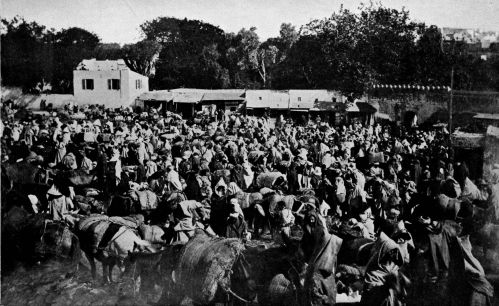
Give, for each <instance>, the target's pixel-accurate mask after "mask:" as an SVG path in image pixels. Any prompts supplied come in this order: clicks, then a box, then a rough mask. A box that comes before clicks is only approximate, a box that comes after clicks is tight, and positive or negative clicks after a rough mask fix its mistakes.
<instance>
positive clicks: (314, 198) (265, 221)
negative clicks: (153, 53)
mask: <svg viewBox="0 0 499 306" xmlns="http://www.w3.org/2000/svg"><path fill="white" fill-rule="evenodd" d="M75 110H76V112H74V113H73V112H72V111H71V112H70V113H65V114H66V115H65V116H60V115H59V116H51V117H48V118H38V119H35V118H32V117H26V118H22V119H17V118H14V117H13V116H12V114H11V113H10V112H9V111H6V112H3V120H2V121H3V126H2V163H5V164H7V163H8V164H14V163H29V164H31V165H34V166H36V167H39V168H41V169H46V170H47V171H46V173H48V174H47V176H46V177H45V182H48V183H49V184H50V189H49V190H48V192H47V193H46V197H47V200H48V207H40V205H39V202H40V200H39V199H38V200H37V199H36V198H34V197H32V198H33V206H34V207H35V209H36V211H38V210H41V212H46V213H47V216H48V217H49V218H51V219H53V220H65V221H66V222H69V223H71V224H74V222H75V218H77V216H78V214H77V211H78V209H79V206H78V205H77V204H76V203H74V202H75V194H76V193H75V189H74V188H73V187H72V186H71V184H70V183H69V181H61V177H62V179H64V177H63V176H57V175H56V176H54V177H53V179H51V176H50V173H55V172H56V171H61V170H62V171H84V172H86V173H96V180H97V182H98V184H96V186H98V188H97V189H99V192H101V193H102V194H103V195H108V196H109V197H110V198H111V197H112V196H114V195H119V196H123V195H126V194H127V193H128V192H129V191H130V190H150V191H152V192H154V193H155V194H156V195H158V197H162V196H164V195H165V194H168V195H170V194H172V193H175V192H179V193H183V194H184V195H185V199H187V201H182V202H180V203H176V204H177V206H176V209H175V211H174V213H173V218H172V219H170V220H168V221H167V222H165V223H163V224H161V226H162V227H163V228H170V229H174V235H173V236H172V241H174V240H184V241H186V240H188V239H189V237H192V236H193V235H194V230H195V228H198V227H201V228H203V229H210V230H211V229H213V230H214V231H215V233H216V234H218V235H220V236H226V237H237V238H242V239H252V238H253V239H255V238H259V239H274V240H275V241H276V242H277V243H286V241H289V239H291V238H292V236H293V235H294V234H295V232H296V230H295V229H296V228H297V225H300V224H302V222H303V221H304V220H306V219H307V217H306V215H307V211H315V212H316V213H317V214H316V216H317V217H318V218H321V219H323V221H324V225H325V226H327V228H328V231H329V232H331V233H334V234H335V235H338V236H341V238H342V239H343V240H344V241H345V240H346V239H348V237H354V238H363V239H367V240H370V241H374V247H373V251H372V252H373V255H372V256H370V258H369V260H368V262H367V265H366V271H365V273H364V276H363V279H362V281H363V284H364V294H363V302H365V303H366V304H370V303H371V302H372V301H375V300H376V299H377V298H378V297H379V296H380V295H381V296H383V298H382V299H381V300H383V299H390V298H393V296H390V297H386V294H381V293H380V292H379V290H381V289H380V288H385V287H384V286H386V283H387V281H388V279H389V277H388V276H389V275H391V274H393V273H398V272H399V270H400V269H402V267H403V266H404V265H405V264H406V263H407V262H408V260H406V257H407V256H408V255H407V254H406V253H404V248H407V245H412V247H413V248H414V247H415V246H414V243H415V242H416V240H417V239H416V237H413V236H415V235H416V234H415V232H414V230H413V229H414V228H416V229H418V228H425V229H426V230H428V229H431V231H433V233H438V234H440V235H442V233H444V234H445V235H447V236H446V237H451V236H452V237H454V238H456V239H459V241H460V243H461V244H460V245H461V246H462V247H461V249H462V250H463V251H462V252H463V253H465V256H468V257H469V256H471V257H470V258H472V259H473V260H474V261H473V260H472V262H473V263H474V265H473V266H472V267H469V266H466V269H468V270H466V271H470V273H471V274H469V275H472V279H473V280H472V281H468V283H469V284H471V285H470V289H469V290H474V292H475V293H476V294H475V295H474V299H475V300H474V301H479V304H480V305H481V303H486V301H490V299H491V297H492V293H491V291H492V290H491V288H490V284H489V283H488V282H487V280H485V277H484V272H483V269H482V268H481V266H480V264H479V263H477V262H476V260H475V259H474V257H473V255H471V247H469V250H468V249H466V247H465V245H466V246H467V245H468V244H466V243H465V242H463V241H466V239H465V238H463V237H467V235H468V236H469V234H470V233H472V232H473V230H474V226H475V224H474V223H473V221H472V220H473V218H472V215H473V208H474V206H476V204H477V203H485V204H483V206H484V207H492V208H493V209H495V213H493V214H492V215H491V218H493V219H495V220H490V221H491V222H497V221H498V220H497V218H496V216H497V213H496V212H497V211H499V207H497V205H495V204H494V203H492V204H491V205H492V206H490V205H488V204H487V203H489V202H490V201H491V198H493V197H494V196H493V195H492V196H491V193H494V192H496V193H497V190H495V189H494V188H492V189H491V188H490V187H487V186H490V183H493V182H485V181H483V180H476V181H474V182H473V181H472V180H471V179H470V178H469V171H468V169H467V166H466V163H465V161H462V160H455V159H454V152H453V149H452V147H451V146H450V145H449V134H448V133H447V132H446V131H445V130H420V129H418V128H417V127H408V128H404V127H400V126H396V125H381V124H374V125H370V126H363V125H362V124H360V123H356V122H352V123H350V124H346V125H340V126H334V127H333V126H330V125H329V124H328V123H327V122H323V121H321V120H320V118H307V120H306V122H304V123H303V124H300V125H298V124H296V123H295V122H293V120H291V119H287V120H286V119H284V117H283V115H280V116H279V117H278V118H277V120H276V121H275V123H271V120H270V119H269V118H268V117H267V116H262V117H249V116H246V115H242V114H236V113H233V114H227V115H226V116H215V117H212V118H208V119H207V120H206V119H199V118H189V119H187V120H184V119H183V118H182V117H181V116H180V115H178V114H175V113H170V112H168V114H167V116H162V115H160V114H158V113H157V112H155V111H154V110H151V111H150V112H147V113H146V112H142V113H135V112H133V111H132V110H131V109H115V110H111V109H105V108H93V109H91V110H87V111H86V112H85V113H82V112H81V111H80V110H78V109H77V108H76V109H75ZM95 110H97V111H95ZM83 114H84V115H83ZM63 117H64V118H63ZM61 118H63V119H61ZM497 174H498V178H499V172H497ZM498 181H499V179H498ZM496 183H497V182H496ZM494 190H495V191H494ZM272 192H273V193H274V194H278V195H280V196H281V198H280V199H282V200H279V201H276V203H273V202H271V203H270V204H269V203H267V202H266V201H268V200H266V197H267V195H268V194H269V193H272ZM240 193H245V194H247V198H246V199H245V198H244V197H241V196H238V194H240ZM257 193H259V194H260V195H261V197H258V196H254V195H255V194H257ZM286 196H291V197H286ZM443 196H445V199H443ZM495 197H497V195H495ZM288 199H292V200H288ZM189 200H193V201H189ZM458 200H459V201H458ZM243 202H244V203H243ZM248 202H252V203H250V204H248ZM444 202H445V203H444ZM456 203H459V204H456ZM274 204H275V205H274ZM494 205H495V206H494ZM250 206H251V207H250ZM221 207H223V208H221ZM249 208H251V209H252V211H250V212H249V211H248V209H249ZM199 209H209V210H210V211H211V214H212V218H211V219H212V220H211V221H206V219H207V218H206V217H203V216H201V214H199V213H198V210H199ZM220 211H223V213H221V214H220V213H219V212H220ZM269 214H270V217H269ZM75 216H76V217H75ZM213 220H216V221H213ZM451 222H453V223H452V224H458V225H459V226H460V227H459V228H460V230H459V231H452V230H451V229H450V228H451V226H450V225H449V224H451ZM407 224H410V226H412V228H409V230H408V229H407V228H406V225H407ZM208 225H209V226H208ZM418 226H419V227H418ZM268 231H270V234H269V235H266V234H267V232H268ZM416 233H417V231H416ZM262 237H263V238H262ZM439 237H440V239H441V236H439ZM449 239H450V238H449ZM413 240H414V241H413ZM430 240H431V239H430ZM344 243H345V242H344ZM449 248H450V247H449ZM449 248H447V247H446V246H444V244H443V242H442V241H431V242H430V247H429V249H430V250H427V252H428V254H429V255H428V256H429V257H432V256H433V257H434V258H433V259H434V261H433V262H434V263H436V267H435V266H434V267H426V268H425V269H426V270H424V271H425V272H424V273H425V277H421V278H420V279H418V280H415V279H411V281H413V282H414V281H418V282H421V283H425V284H427V286H426V287H425V288H426V289H428V288H430V289H428V290H430V291H431V292H433V293H434V294H436V295H437V294H442V293H438V292H437V291H439V290H440V289H441V287H438V286H433V288H432V284H433V285H434V284H438V282H439V281H440V280H441V279H443V278H446V277H448V276H447V275H446V276H443V275H444V274H445V271H447V270H449V269H450V268H449V258H451V257H452V256H451V255H449ZM469 261H470V260H468V261H467V262H469ZM437 263H440V266H438V264H437ZM407 283H409V281H407ZM318 287H320V286H318ZM446 290H447V289H446ZM449 290H450V289H449ZM444 291H445V290H444ZM445 292H450V291H445ZM335 294H336V288H334V289H333V288H317V292H316V295H317V296H319V297H321V298H320V299H322V301H323V302H324V301H325V302H326V303H329V302H330V301H334V298H335V297H334V295H335ZM477 296H478V297H477ZM381 300H380V301H381ZM401 300H402V299H401ZM370 301H371V302H370ZM385 302H386V301H385ZM464 304H467V303H464ZM477 305H478V304H477Z"/></svg>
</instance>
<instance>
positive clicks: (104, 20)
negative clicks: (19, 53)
mask: <svg viewBox="0 0 499 306" xmlns="http://www.w3.org/2000/svg"><path fill="white" fill-rule="evenodd" d="M361 2H362V1H360V0H350V1H348V0H175V1H173V0H45V1H43V0H0V3H1V4H0V5H1V7H0V12H1V13H0V14H1V17H2V18H8V19H10V18H12V17H14V16H16V15H19V16H22V17H24V18H25V19H27V20H29V21H36V22H38V23H40V24H43V25H45V26H47V27H49V28H55V29H56V30H59V29H61V28H68V27H73V26H76V27H81V28H84V29H86V30H89V31H91V32H94V33H95V34H97V35H98V36H99V37H100V38H101V40H102V42H105V43H111V42H117V43H119V44H125V43H134V42H137V41H138V40H140V39H141V34H140V29H139V26H140V25H141V24H142V23H143V22H145V21H147V20H152V19H154V18H156V17H160V16H169V17H177V18H188V19H198V20H203V21H205V22H209V23H211V24H214V25H216V26H219V27H220V28H222V29H223V30H224V31H226V32H234V33H236V32H238V31H239V30H240V29H241V28H243V27H245V28H250V27H252V26H255V27H256V28H257V33H258V35H259V36H260V38H261V40H262V41H263V40H265V39H266V38H269V37H275V36H278V35H279V27H280V25H281V23H283V22H289V23H292V24H294V25H296V26H297V29H298V28H299V27H300V26H301V25H304V24H306V23H308V22H309V21H311V20H313V19H322V18H325V17H328V16H330V15H331V14H332V13H333V12H335V11H338V10H339V8H340V7H341V5H343V7H345V8H347V9H352V10H355V9H356V8H358V7H359V5H360V3H361ZM364 2H368V0H367V1H364ZM379 2H381V3H382V4H383V5H384V6H386V7H390V8H395V9H402V8H403V7H405V8H406V9H407V10H408V11H409V13H410V17H411V19H413V20H416V21H423V22H425V23H427V24H435V25H437V26H439V27H458V28H479V29H482V30H492V31H499V0H382V1H379Z"/></svg>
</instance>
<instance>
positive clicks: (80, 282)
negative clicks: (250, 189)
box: [1, 240, 499, 306]
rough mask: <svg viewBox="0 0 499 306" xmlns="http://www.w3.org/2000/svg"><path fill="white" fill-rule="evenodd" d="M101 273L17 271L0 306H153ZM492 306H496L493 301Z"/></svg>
mask: <svg viewBox="0 0 499 306" xmlns="http://www.w3.org/2000/svg"><path fill="white" fill-rule="evenodd" d="M250 244H251V245H252V246H253V247H255V246H261V247H265V246H266V247H269V246H270V243H269V242H268V240H267V241H265V240H264V241H256V240H253V241H251V243H250ZM264 245H265V246H264ZM476 255H477V258H479V259H480V261H481V262H482V264H483V265H484V267H485V268H486V270H489V269H490V268H491V267H492V266H493V265H494V264H493V263H489V262H487V261H488V260H487V259H485V258H484V257H483V254H476ZM480 255H482V256H480ZM487 268H489V269H487ZM101 271H102V269H101V266H100V264H99V263H97V273H98V278H97V280H96V281H93V280H92V277H91V275H90V269H89V264H88V261H87V260H86V258H85V256H82V258H81V261H80V265H79V269H78V270H77V271H76V270H75V267H74V266H71V265H66V264H61V263H59V262H53V261H52V262H47V263H44V264H41V265H38V266H35V267H32V268H30V269H26V268H23V267H19V268H17V269H16V270H15V271H14V272H13V273H11V274H9V275H6V276H2V284H1V287H2V296H1V297H2V299H1V305H16V306H17V305H72V306H80V305H82V306H83V305H144V306H148V305H155V304H156V302H157V301H158V300H159V298H160V296H161V288H160V287H155V288H150V290H148V292H146V293H143V294H140V295H135V296H134V294H133V292H134V289H133V282H132V280H131V279H130V278H128V279H127V278H125V279H121V280H119V281H118V282H115V283H113V284H108V285H103V284H102V274H101V273H102V272H101ZM488 272H489V274H488V278H489V281H490V282H491V283H492V284H493V285H494V287H495V292H496V295H497V294H499V273H492V271H490V270H489V271H488ZM494 272H495V271H494ZM118 274H119V271H118V269H117V268H115V269H114V279H115V280H116V279H118ZM185 305H190V303H189V301H187V300H186V301H185ZM350 305H352V304H350ZM493 305H499V299H498V298H497V297H495V299H494V301H493Z"/></svg>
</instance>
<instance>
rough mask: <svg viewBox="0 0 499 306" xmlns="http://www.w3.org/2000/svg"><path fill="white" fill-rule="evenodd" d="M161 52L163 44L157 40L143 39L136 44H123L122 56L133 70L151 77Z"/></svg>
mask: <svg viewBox="0 0 499 306" xmlns="http://www.w3.org/2000/svg"><path fill="white" fill-rule="evenodd" d="M160 52H161V44H160V43H158V42H157V41H155V40H142V41H139V42H138V43H136V44H130V45H125V46H123V49H122V57H123V60H124V61H125V63H126V65H127V66H128V67H129V68H130V69H132V70H133V71H135V72H137V73H140V74H142V75H145V76H148V77H151V76H153V75H154V73H155V64H156V61H157V60H158V58H159V54H160Z"/></svg>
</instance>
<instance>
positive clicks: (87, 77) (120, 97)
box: [73, 59, 149, 107]
mask: <svg viewBox="0 0 499 306" xmlns="http://www.w3.org/2000/svg"><path fill="white" fill-rule="evenodd" d="M73 90H74V91H73V92H74V97H75V99H76V101H77V103H78V104H104V105H105V106H106V107H120V106H125V107H127V106H130V105H131V104H132V103H133V102H134V101H135V99H136V98H137V97H138V96H139V95H140V94H142V93H144V92H147V91H149V78H148V77H146V76H143V75H141V74H138V73H136V72H134V71H132V70H130V69H129V68H128V67H127V65H126V64H125V62H124V61H123V60H122V59H120V60H116V61H97V60H95V59H90V60H83V61H82V62H81V63H80V64H79V65H78V66H77V67H76V70H74V71H73Z"/></svg>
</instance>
